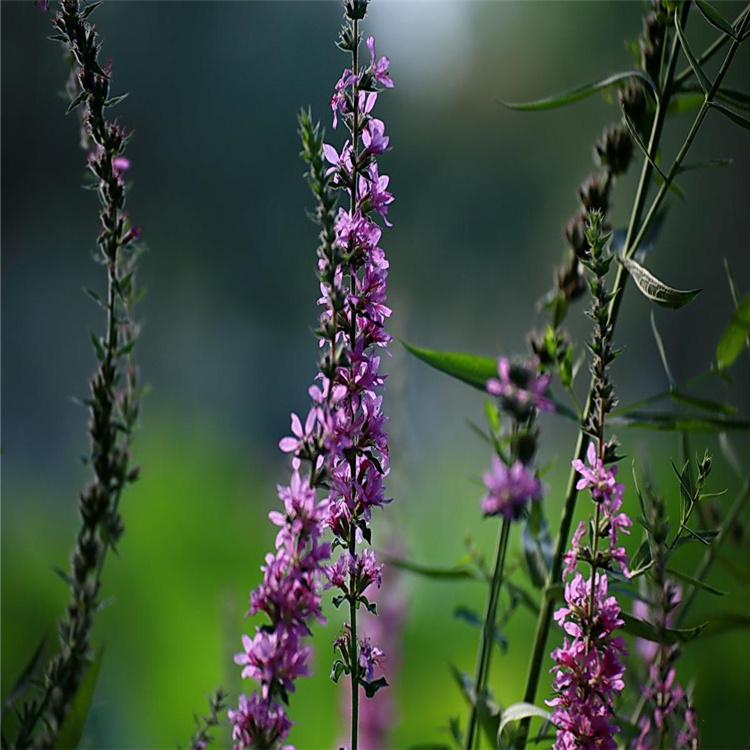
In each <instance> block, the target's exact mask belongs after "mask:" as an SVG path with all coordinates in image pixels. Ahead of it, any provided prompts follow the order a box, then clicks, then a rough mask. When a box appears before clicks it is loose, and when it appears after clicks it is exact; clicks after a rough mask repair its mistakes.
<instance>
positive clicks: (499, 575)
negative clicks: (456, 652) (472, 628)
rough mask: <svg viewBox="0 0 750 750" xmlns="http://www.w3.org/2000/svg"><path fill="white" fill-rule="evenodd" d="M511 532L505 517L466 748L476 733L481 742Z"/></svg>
mask: <svg viewBox="0 0 750 750" xmlns="http://www.w3.org/2000/svg"><path fill="white" fill-rule="evenodd" d="M509 536H510V521H509V520H508V519H507V518H504V519H503V523H502V525H501V526H500V536H499V537H498V542H497V554H496V556H495V570H494V572H493V574H492V581H491V583H490V591H489V596H488V598H487V608H486V610H485V614H484V626H483V627H482V637H481V640H480V643H479V654H478V656H477V668H476V676H475V678H474V701H473V703H472V706H471V712H470V713H469V724H468V727H467V729H466V742H465V745H464V746H465V748H466V750H472V748H473V747H474V744H475V742H474V740H475V737H476V744H477V746H478V743H479V732H478V731H477V720H478V718H479V709H478V706H479V704H480V701H481V702H482V704H484V703H485V700H486V692H487V676H488V674H489V669H490V662H491V660H492V641H493V639H494V637H495V619H496V617H497V604H498V601H499V599H500V587H501V586H502V582H503V570H504V568H505V556H506V552H507V550H508V538H509Z"/></svg>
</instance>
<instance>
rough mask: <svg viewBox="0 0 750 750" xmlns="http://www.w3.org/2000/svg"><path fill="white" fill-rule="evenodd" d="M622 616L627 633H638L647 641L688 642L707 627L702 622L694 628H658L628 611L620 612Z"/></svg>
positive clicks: (637, 634) (623, 627)
mask: <svg viewBox="0 0 750 750" xmlns="http://www.w3.org/2000/svg"><path fill="white" fill-rule="evenodd" d="M620 617H621V618H622V620H623V623H624V624H623V626H622V629H623V630H624V631H625V632H626V633H630V634H631V635H636V636H638V637H639V638H645V639H646V640H647V641H653V642H654V643H667V644H672V643H687V642H688V641H692V640H693V639H695V638H697V637H698V636H699V635H700V634H701V633H702V632H703V629H704V628H705V627H706V623H705V622H704V623H702V624H701V625H698V626H697V627H694V628H661V629H660V628H657V627H656V626H655V625H652V624H651V623H650V622H646V621H645V620H640V619H638V618H637V617H633V615H630V614H628V613H627V612H620Z"/></svg>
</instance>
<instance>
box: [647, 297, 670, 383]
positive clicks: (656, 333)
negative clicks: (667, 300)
mask: <svg viewBox="0 0 750 750" xmlns="http://www.w3.org/2000/svg"><path fill="white" fill-rule="evenodd" d="M651 330H652V331H653V333H654V341H656V348H657V349H658V350H659V356H660V357H661V363H662V366H663V367H664V372H665V373H666V376H667V380H668V381H669V385H670V388H674V387H675V380H674V378H673V377H672V371H671V370H670V369H669V362H667V352H666V350H665V349H664V341H663V339H662V337H661V334H660V333H659V329H658V328H657V327H656V318H655V317H654V311H653V310H652V311H651Z"/></svg>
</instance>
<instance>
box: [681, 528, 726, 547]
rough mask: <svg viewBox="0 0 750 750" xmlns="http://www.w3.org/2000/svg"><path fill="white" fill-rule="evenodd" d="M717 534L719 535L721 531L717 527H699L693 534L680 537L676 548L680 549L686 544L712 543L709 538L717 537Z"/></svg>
mask: <svg viewBox="0 0 750 750" xmlns="http://www.w3.org/2000/svg"><path fill="white" fill-rule="evenodd" d="M717 536H719V532H718V531H716V530H715V529H698V530H697V531H694V532H692V535H691V536H683V537H680V538H679V539H678V540H677V541H676V542H675V543H674V548H675V549H678V548H679V547H682V546H683V545H684V544H694V543H698V544H704V545H705V544H710V543H711V542H710V541H709V540H710V539H715V538H716V537H717Z"/></svg>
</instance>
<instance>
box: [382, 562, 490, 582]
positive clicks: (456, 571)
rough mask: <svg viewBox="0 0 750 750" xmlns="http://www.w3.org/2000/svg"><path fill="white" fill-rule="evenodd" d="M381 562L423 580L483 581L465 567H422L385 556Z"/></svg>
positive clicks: (473, 571) (477, 574)
mask: <svg viewBox="0 0 750 750" xmlns="http://www.w3.org/2000/svg"><path fill="white" fill-rule="evenodd" d="M383 560H384V562H385V563H386V564H387V565H392V566H393V567H394V568H399V569H400V570H407V571H409V572H410V573H416V574H417V575H419V576H423V577H424V578H432V579H436V580H442V581H465V580H467V579H469V580H473V581H483V580H484V578H483V577H482V576H481V575H480V574H479V572H478V571H476V570H474V569H472V568H469V567H468V566H466V565H453V566H435V565H423V564H422V563H418V562H414V561H412V560H404V559H401V558H398V557H387V556H386V557H384V558H383Z"/></svg>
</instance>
